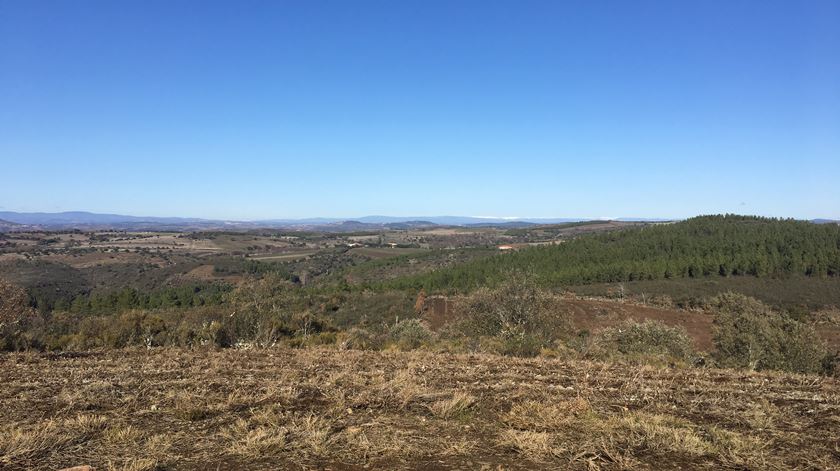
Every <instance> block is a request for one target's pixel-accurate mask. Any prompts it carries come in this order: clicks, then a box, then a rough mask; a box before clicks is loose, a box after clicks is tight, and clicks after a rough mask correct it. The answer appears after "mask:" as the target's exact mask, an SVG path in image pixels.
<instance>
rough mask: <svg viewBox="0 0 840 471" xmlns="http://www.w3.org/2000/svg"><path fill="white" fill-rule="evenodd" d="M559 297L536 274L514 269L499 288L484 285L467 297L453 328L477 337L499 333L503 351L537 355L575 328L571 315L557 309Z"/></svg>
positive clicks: (520, 354) (461, 333)
mask: <svg viewBox="0 0 840 471" xmlns="http://www.w3.org/2000/svg"><path fill="white" fill-rule="evenodd" d="M556 298H557V296H555V295H553V294H551V293H550V292H548V291H546V290H543V289H541V288H540V287H539V286H538V285H537V283H536V280H535V279H534V277H533V276H532V275H529V274H527V273H523V272H512V273H510V274H509V276H508V277H507V281H506V282H505V283H502V284H501V285H500V286H498V287H497V288H495V289H492V290H491V289H489V288H482V289H479V290H477V291H475V292H474V293H473V294H471V295H470V296H469V297H467V298H466V299H465V300H464V302H463V306H462V308H461V311H462V314H461V316H460V319H459V320H458V321H457V323H456V324H455V325H454V326H453V327H452V330H454V331H455V332H458V333H460V335H462V336H464V337H468V338H473V339H480V338H488V337H490V338H493V337H495V338H497V339H499V341H500V348H499V349H500V350H501V352H500V353H504V354H509V355H516V356H526V357H530V356H536V355H538V354H539V353H540V350H541V349H542V348H544V347H547V346H550V345H551V343H552V342H553V341H554V340H555V339H557V338H559V337H564V336H567V335H568V334H569V333H570V332H571V331H572V324H571V320H570V319H569V317H568V316H566V315H563V314H562V313H559V312H557V311H555V309H554V306H555V305H556Z"/></svg>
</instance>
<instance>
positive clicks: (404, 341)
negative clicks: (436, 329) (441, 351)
mask: <svg viewBox="0 0 840 471" xmlns="http://www.w3.org/2000/svg"><path fill="white" fill-rule="evenodd" d="M388 338H389V340H390V341H391V342H393V343H394V344H395V345H396V346H397V347H398V348H399V349H401V350H413V349H415V348H419V347H421V346H423V345H428V344H429V343H430V342H431V341H432V339H433V338H434V334H433V333H432V331H431V330H429V328H428V327H427V326H426V324H425V323H423V322H422V321H421V320H419V319H406V320H403V321H400V322H397V323H396V324H394V325H393V326H391V328H390V329H388Z"/></svg>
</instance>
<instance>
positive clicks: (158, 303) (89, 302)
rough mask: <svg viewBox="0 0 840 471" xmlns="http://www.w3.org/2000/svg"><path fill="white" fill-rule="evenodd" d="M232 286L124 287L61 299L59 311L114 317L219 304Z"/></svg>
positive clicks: (218, 284)
mask: <svg viewBox="0 0 840 471" xmlns="http://www.w3.org/2000/svg"><path fill="white" fill-rule="evenodd" d="M230 290H231V286H230V285H227V284H221V283H207V284H188V285H183V286H172V287H167V288H164V289H160V290H155V291H148V292H144V291H140V290H137V289H134V288H123V289H121V290H118V291H111V292H107V293H90V294H80V295H78V296H76V297H75V298H73V299H72V301H69V302H67V301H64V300H60V301H58V302H57V303H56V305H55V310H56V311H70V312H73V313H80V314H113V313H117V312H121V311H125V310H128V309H159V308H175V307H194V306H205V305H218V304H221V303H223V302H224V300H225V294H226V293H227V292H229V291H230Z"/></svg>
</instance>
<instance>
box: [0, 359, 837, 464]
mask: <svg viewBox="0 0 840 471" xmlns="http://www.w3.org/2000/svg"><path fill="white" fill-rule="evenodd" d="M837 430H840V385H838V383H837V381H836V380H834V379H829V378H819V377H815V376H800V375H785V374H778V373H767V374H759V373H750V372H738V371H731V370H714V369H709V370H703V369H666V368H654V367H644V368H639V367H629V366H628V365H623V364H609V363H598V362H584V361H577V362H567V361H560V360H551V359H545V358H536V359H516V358H505V357H497V356H491V355H452V354H435V353H430V352H358V351H340V352H339V351H335V350H327V349H303V350H288V349H266V350H248V351H236V350H225V351H206V350H201V351H186V350H174V349H173V350H169V349H157V350H155V349H153V350H149V351H147V350H142V351H141V350H135V351H109V352H100V353H92V354H86V355H50V354H39V355H36V354H7V355H2V356H0V468H2V469H12V470H17V469H60V468H61V467H66V466H72V465H79V464H90V465H94V466H96V467H98V468H99V469H114V470H117V469H119V470H152V469H179V470H180V469H187V470H189V469H303V468H333V469H336V468H337V469H353V468H356V467H363V466H368V467H369V468H371V469H381V468H385V469H418V468H435V469H453V468H460V469H481V468H482V467H484V468H488V469H670V468H677V467H682V468H684V469H695V468H704V469H720V468H727V469H791V468H801V469H838V468H840V445H838V433H837Z"/></svg>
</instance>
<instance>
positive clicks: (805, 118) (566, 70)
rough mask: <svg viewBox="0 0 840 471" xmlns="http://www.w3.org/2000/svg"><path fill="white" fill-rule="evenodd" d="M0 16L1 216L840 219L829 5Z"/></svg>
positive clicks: (421, 6)
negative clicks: (724, 216) (721, 215)
mask: <svg viewBox="0 0 840 471" xmlns="http://www.w3.org/2000/svg"><path fill="white" fill-rule="evenodd" d="M0 13H1V14H0V69H2V70H3V74H0V168H2V169H3V173H4V177H3V184H2V185H0V210H4V211H19V212H35V211H41V212H59V211H75V210H83V211H90V212H96V213H110V214H125V215H140V216H155V217H196V218H205V219H227V220H262V219H300V218H308V217H331V218H332V217H338V218H345V217H348V216H352V215H393V216H405V215H408V216H411V215H461V216H472V217H475V216H473V215H483V216H487V215H493V216H492V217H511V216H517V217H520V218H537V217H539V218H581V219H585V218H615V217H634V218H668V219H672V218H673V219H681V218H686V217H691V216H695V215H699V214H719V213H737V214H753V215H761V216H774V217H794V218H799V219H814V218H829V219H840V200H839V199H838V197H837V179H838V176H840V132H838V129H840V85H838V84H840V61H838V60H837V58H838V57H840V29H838V28H837V27H836V20H837V18H840V3H837V2H832V1H814V2H806V3H795V2H758V1H746V2H723V1H714V2H702V3H695V4H680V5H677V4H672V3H667V2H633V3H620V2H614V3H607V2H604V3H597V2H568V3H562V4H560V3H556V2H539V1H533V2H492V3H487V2H475V1H465V2H457V3H452V2H419V3H418V2H400V3H384V2H382V3H380V2H367V1H360V2H353V3H346V4H341V3H321V2H277V3H271V2H269V3H249V4H245V5H242V4H234V3H227V2H214V1H209V2H193V1H184V2H163V1H149V2H142V3H125V2H104V1H93V2H84V3H74V2H5V3H4V4H3V6H2V8H0ZM496 215H498V216H496ZM356 217H361V216H356Z"/></svg>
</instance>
